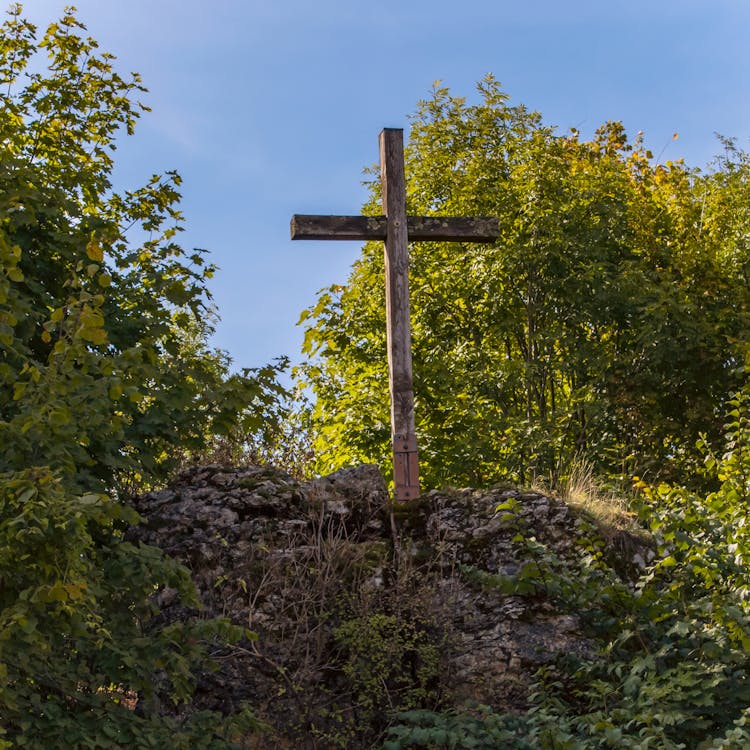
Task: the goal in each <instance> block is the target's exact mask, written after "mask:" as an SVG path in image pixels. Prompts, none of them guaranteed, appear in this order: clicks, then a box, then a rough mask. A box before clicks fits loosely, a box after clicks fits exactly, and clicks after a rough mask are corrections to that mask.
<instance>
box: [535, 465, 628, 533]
mask: <svg viewBox="0 0 750 750" xmlns="http://www.w3.org/2000/svg"><path fill="white" fill-rule="evenodd" d="M538 489H539V490H541V491H546V492H550V491H551V492H552V494H554V495H556V496H558V497H559V498H560V499H561V500H562V501H563V502H565V503H567V504H568V505H570V506H572V507H573V508H576V509H578V510H582V511H584V512H585V513H586V514H588V515H589V516H591V518H592V519H593V521H594V522H595V523H596V525H597V527H598V528H599V530H600V531H601V532H602V534H604V536H613V535H616V534H619V533H621V532H625V533H628V534H633V535H636V536H639V535H641V534H642V529H641V528H640V526H639V524H638V521H637V518H636V516H635V514H634V513H633V512H632V511H631V510H630V503H629V501H628V499H627V495H626V494H625V493H623V492H618V491H617V490H616V489H613V488H612V487H611V486H608V485H606V484H605V483H604V482H602V481H601V480H600V479H599V478H598V477H597V476H596V474H595V472H594V465H593V464H592V463H591V461H589V460H588V459H587V458H585V457H584V456H577V457H576V458H574V459H573V461H572V462H571V464H570V466H569V467H568V471H567V472H565V473H562V478H561V479H560V480H558V481H557V482H555V483H554V484H553V486H552V487H549V486H543V487H539V488H538Z"/></svg>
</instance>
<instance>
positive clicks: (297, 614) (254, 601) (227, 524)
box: [130, 465, 645, 748]
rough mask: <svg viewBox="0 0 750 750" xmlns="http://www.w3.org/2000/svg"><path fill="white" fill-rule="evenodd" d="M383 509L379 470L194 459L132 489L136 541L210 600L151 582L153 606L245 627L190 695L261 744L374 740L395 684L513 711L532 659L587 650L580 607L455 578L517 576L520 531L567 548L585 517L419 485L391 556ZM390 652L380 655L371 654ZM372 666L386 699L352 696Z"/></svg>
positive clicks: (552, 503) (414, 699)
mask: <svg viewBox="0 0 750 750" xmlns="http://www.w3.org/2000/svg"><path fill="white" fill-rule="evenodd" d="M388 503H389V496H388V492H387V489H386V486H385V483H384V481H383V478H382V475H381V474H380V471H379V470H378V468H377V467H376V466H361V467H357V468H354V469H347V470H344V471H340V472H337V473H335V474H332V475H331V476H328V477H323V478H321V479H316V480H313V481H310V482H298V481H296V480H294V479H293V478H292V477H290V476H289V475H287V474H285V473H284V472H281V471H278V470H275V469H271V468H267V467H258V466H245V467H239V468H228V467H224V466H218V465H214V466H202V467H196V468H192V469H189V470H187V471H185V472H184V473H182V474H180V475H179V476H177V477H176V479H175V480H174V481H173V482H172V483H171V484H170V486H169V487H167V488H166V489H163V490H159V491H156V492H150V493H148V494H145V495H143V496H141V497H139V498H137V499H136V500H135V507H136V509H137V510H138V511H139V513H140V514H141V515H142V516H143V518H144V523H143V524H141V525H140V526H138V527H136V528H134V529H132V530H131V532H130V536H131V538H132V539H133V540H134V541H143V542H146V543H148V544H153V545H156V546H159V547H161V548H162V549H164V550H165V551H166V552H167V553H168V554H170V555H172V556H174V557H175V558H177V559H178V560H180V561H182V562H183V563H184V564H185V565H186V566H187V567H188V568H189V569H190V571H191V574H192V576H193V579H194V581H195V583H196V586H197V588H198V590H199V593H200V596H201V599H202V601H203V604H204V608H205V609H204V611H203V612H202V613H200V614H199V613H195V612H192V611H189V610H185V609H184V608H182V607H180V605H179V602H177V601H176V599H175V596H174V592H170V591H168V590H167V591H162V592H159V593H158V594H157V600H158V603H159V604H160V605H161V607H162V608H163V617H166V618H172V619H174V618H178V617H189V616H220V617H229V618H231V620H232V621H234V622H235V623H237V624H240V625H242V626H244V627H249V628H250V629H252V630H253V631H255V632H256V633H257V634H258V639H257V641H254V642H251V641H248V642H245V643H242V644H240V646H238V647H237V648H236V649H233V650H230V651H227V652H224V653H222V654H221V655H220V656H221V658H220V665H221V666H220V669H219V671H218V672H216V673H215V674H211V675H206V676H205V678H204V679H203V680H202V683H201V685H200V686H199V690H198V692H199V696H200V702H201V704H202V705H203V706H205V707H207V708H214V709H216V708H218V709H220V710H225V711H228V710H233V709H236V708H237V707H238V706H239V705H240V704H241V703H242V702H243V701H247V702H249V704H250V705H251V706H253V707H254V708H255V710H256V712H257V714H258V715H259V717H260V718H261V719H263V720H264V721H266V722H268V723H269V724H270V725H271V726H272V727H273V728H274V730H275V734H274V735H273V739H269V740H267V744H265V745H264V744H263V742H264V740H262V739H259V740H258V744H257V746H258V747H266V746H267V747H283V746H294V747H311V748H312V747H316V748H325V747H334V746H340V745H336V743H337V742H338V743H341V742H345V743H346V746H347V747H353V748H354V747H369V746H371V745H370V744H369V743H371V742H372V741H373V737H376V736H377V732H378V731H380V730H382V728H383V725H382V722H383V720H384V719H383V716H382V715H380V714H385V713H386V712H387V709H388V705H387V702H388V701H390V702H391V703H393V701H394V700H396V699H397V698H398V699H403V696H407V698H408V701H411V703H407V707H420V706H421V707H425V708H438V707H440V706H445V705H451V706H453V707H457V708H464V707H465V708H470V707H471V706H472V705H474V704H475V703H482V704H487V705H490V706H492V707H493V708H494V709H495V710H497V711H507V710H523V708H524V707H525V705H526V696H527V690H528V686H529V683H530V680H531V678H532V675H533V673H534V671H535V670H536V669H537V668H538V667H539V666H540V665H542V664H544V663H545V662H547V661H549V660H551V659H553V658H555V656H556V655H557V654H558V653H561V652H563V653H567V654H581V655H584V654H586V653H587V652H588V651H589V650H590V649H591V644H590V643H589V641H588V640H587V639H586V638H585V637H584V635H583V634H582V631H581V627H580V623H579V622H578V620H577V618H576V616H575V615H574V614H571V613H568V612H562V611H558V609H557V608H556V607H555V605H554V604H553V602H551V601H550V600H549V599H548V598H546V597H545V596H544V595H543V593H537V594H535V595H534V596H528V597H527V596H524V597H521V596H516V595H508V594H504V593H502V588H501V587H498V588H492V587H490V588H487V587H482V586H478V585H477V583H476V581H475V580H474V579H473V578H472V575H469V574H467V571H475V572H477V573H478V574H481V575H489V576H496V577H497V576H500V577H502V576H505V577H509V576H514V575H515V574H516V573H517V572H518V571H519V570H520V569H521V567H522V566H523V565H524V564H525V563H527V562H528V560H524V559H523V556H522V555H521V554H520V551H522V550H523V549H524V547H523V545H519V543H518V539H519V535H520V536H521V537H523V538H532V539H534V540H536V543H538V544H539V545H543V546H544V547H545V548H546V549H548V550H550V551H552V552H554V553H555V554H556V555H558V556H560V557H563V558H565V557H570V558H571V559H572V558H573V557H574V556H575V555H576V554H577V551H576V545H577V539H578V538H579V537H580V535H581V520H580V519H579V518H578V517H576V515H575V514H574V513H573V512H572V511H571V509H570V508H568V507H567V506H566V505H564V504H563V503H561V502H559V501H557V500H554V499H552V498H549V497H546V496H544V495H541V494H538V493H533V492H522V491H519V490H503V491H500V490H498V491H489V490H482V491H478V490H457V491H445V492H443V491H432V492H429V493H427V494H426V495H425V496H424V497H423V498H422V500H421V501H420V503H418V504H415V505H414V512H413V514H412V516H413V517H412V518H411V519H410V521H409V522H404V523H403V524H401V523H400V526H401V527H402V529H405V528H410V529H412V532H411V534H410V538H408V539H406V538H402V539H401V543H400V546H399V549H398V552H397V554H395V555H394V552H393V538H392V527H391V523H390V518H389V511H388ZM498 506H500V507H501V510H498ZM416 517H418V518H417V521H415V520H414V519H415V518H416ZM633 554H634V555H641V554H645V553H644V551H643V550H636V551H635V552H633ZM399 623H403V628H402V630H403V632H401V631H399V630H398V628H399ZM357 628H360V630H359V631H358V630H357ZM394 628H396V630H395V631H394V630H393V629H394ZM352 633H355V634H359V635H355V636H352V635H351V634H352ZM358 638H359V639H360V640H359V641H358V640H357V639H358ZM368 639H370V640H368ZM378 639H380V640H378ZM399 639H401V640H399ZM396 641H398V643H395V642H396ZM399 644H401V645H400V646H399ZM431 644H434V645H435V647H434V648H433V647H432V645H431ZM397 646H398V648H396V647H397ZM394 648H395V649H396V650H395V651H393V655H392V656H390V657H389V659H390V662H392V663H390V662H389V660H388V659H386V660H384V659H383V658H380V659H379V660H378V657H382V654H380V653H378V652H379V651H380V650H386V651H387V650H389V649H394ZM398 649H400V650H398ZM389 653H390V652H389ZM436 654H437V656H436ZM431 660H432V661H431ZM397 662H398V663H397ZM433 662H434V663H433ZM357 670H359V676H358V673H357ZM368 670H369V671H370V672H373V674H369V673H368ZM377 670H380V672H378V673H377V674H374V672H376V671H377ZM399 670H400V672H402V673H407V672H408V673H409V674H411V675H412V676H413V678H414V680H416V682H417V683H419V684H418V685H416V687H414V685H412V686H411V687H409V686H408V685H406V683H404V682H403V680H404V676H403V674H400V672H399ZM425 675H427V676H425ZM371 677H372V678H374V677H377V678H378V679H379V680H380V683H382V684H383V685H384V686H385V688H384V689H385V690H386V693H387V694H386V695H385V698H383V701H384V704H383V705H382V706H381V705H380V704H379V703H378V702H377V701H378V700H380V699H379V698H378V695H379V693H378V691H379V690H381V687H380V683H378V685H377V686H374V687H373V686H371V687H370V688H369V693H368V692H367V691H365V692H364V693H363V694H362V695H361V696H360V697H359V698H358V697H357V690H360V688H362V686H361V685H360V686H358V684H357V679H359V680H360V682H361V683H362V684H363V685H364V686H365V687H364V688H362V689H363V690H365V688H366V687H367V680H368V679H370V678H371ZM420 680H421V682H420ZM415 684H416V683H415ZM389 690H390V691H391V692H390V693H388V691H389ZM410 691H411V692H410ZM404 700H405V699H404ZM368 701H369V703H368ZM420 701H421V703H420ZM368 705H369V708H368V709H367V710H366V706H368ZM333 707H336V711H334V710H333ZM368 711H369V713H368ZM368 722H369V725H368ZM378 722H381V723H380V724H378ZM347 733H348V734H347ZM342 738H343V739H342Z"/></svg>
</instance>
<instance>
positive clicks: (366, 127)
mask: <svg viewBox="0 0 750 750" xmlns="http://www.w3.org/2000/svg"><path fill="white" fill-rule="evenodd" d="M7 4H8V3H7V2H6V5H7ZM68 4H70V0H67V1H66V0H26V2H25V3H24V9H25V15H26V16H27V17H28V18H30V19H31V20H32V21H34V22H35V23H38V24H40V25H46V24H47V23H48V22H49V21H51V20H54V19H56V18H57V17H59V15H60V14H61V13H62V9H63V8H64V6H65V5H68ZM75 5H76V7H77V9H78V16H79V18H80V19H81V20H82V21H83V22H84V23H85V24H86V25H87V26H88V30H89V33H90V34H91V35H92V36H93V37H95V38H96V39H97V40H98V41H99V43H100V47H101V49H102V50H105V51H108V52H111V53H113V54H115V55H116V56H117V58H118V66H119V67H120V68H121V69H122V70H123V71H131V70H134V71H138V72H140V73H141V74H142V76H143V79H144V83H145V84H146V86H147V87H148V88H149V94H147V95H146V97H145V101H146V103H147V104H149V105H150V106H151V107H152V109H153V111H152V112H151V113H149V114H146V115H145V116H144V117H143V118H142V120H141V122H140V125H139V127H138V129H137V131H136V135H135V136H134V137H132V138H123V140H122V141H121V144H120V148H119V151H118V156H117V157H116V158H117V159H118V168H117V172H116V176H115V182H116V185H115V187H116V188H118V189H128V188H134V187H137V186H138V185H139V184H141V183H142V182H144V181H145V180H146V179H147V178H148V177H150V175H151V174H153V173H155V172H162V171H165V170H168V169H176V170H177V171H178V172H180V174H181V175H182V177H183V180H184V182H183V186H182V188H183V196H184V199H183V204H182V207H183V211H184V214H185V219H186V231H185V232H184V233H183V234H182V236H181V242H182V244H183V245H184V246H185V247H186V248H188V249H190V248H193V247H204V248H208V249H209V250H210V251H211V258H212V260H213V261H214V262H215V263H217V264H218V265H219V267H220V271H219V273H218V274H217V275H216V277H215V278H214V280H213V282H212V286H211V290H212V293H213V295H214V300H215V302H216V304H217V306H218V309H219V314H220V316H221V322H220V324H219V326H218V330H217V333H216V336H215V339H214V341H215V344H216V345H217V346H219V347H221V348H222V349H225V350H227V351H228V352H229V354H230V356H231V357H232V359H233V361H234V365H235V366H236V367H238V368H239V367H255V366H260V365H262V364H265V363H266V362H268V361H270V360H271V359H273V358H274V357H277V356H280V355H289V356H291V357H292V358H293V359H294V358H297V359H298V358H299V347H300V342H301V337H302V332H301V330H300V329H299V328H297V327H296V325H295V324H296V322H297V319H298V317H299V313H300V312H301V310H302V309H303V308H305V307H307V306H309V305H310V304H312V303H313V302H314V300H315V293H316V291H317V290H318V289H320V288H321V287H324V286H328V285H330V284H332V283H342V282H344V281H345V280H346V277H347V275H348V269H349V266H350V265H351V263H352V261H353V260H354V259H355V258H356V257H357V255H358V254H359V246H358V245H357V243H349V242H345V243H342V242H335V243H334V242H329V243H325V242H294V243H293V242H291V240H290V239H289V219H290V217H291V215H292V214H293V213H324V214H327V213H331V214H333V213H342V214H351V213H358V212H359V209H360V206H361V204H362V203H363V201H364V199H365V190H364V188H363V187H362V184H361V183H362V179H363V176H362V170H363V168H365V167H367V166H370V165H372V164H373V163H374V162H375V161H376V160H377V137H378V133H379V132H380V130H381V129H382V128H383V127H403V128H405V129H406V131H407V136H408V126H409V122H408V115H409V114H410V113H412V112H413V111H414V109H415V107H416V103H417V101H418V100H419V99H422V98H425V97H427V96H428V95H429V92H430V89H431V88H432V84H433V82H434V81H435V80H442V81H443V83H444V84H445V85H447V86H449V87H450V89H451V91H452V93H454V94H457V95H464V96H467V98H468V99H469V100H472V98H473V97H474V87H475V84H476V82H477V81H479V80H480V79H481V78H482V77H483V76H484V75H485V74H486V73H493V74H494V75H495V77H496V78H497V79H498V80H500V81H501V83H502V85H503V88H504V89H505V91H506V92H507V93H508V94H509V95H510V96H511V99H512V101H513V102H514V103H524V104H526V105H527V106H528V107H529V108H531V109H535V110H538V111H540V112H541V113H542V115H543V117H544V120H545V122H546V123H547V124H550V125H556V126H558V127H559V128H560V130H561V131H565V130H567V129H568V128H570V127H576V128H578V129H579V130H581V131H582V133H583V135H584V136H588V135H590V134H591V133H592V132H593V131H594V130H595V129H596V128H597V127H598V126H599V125H600V124H602V123H603V122H605V121H606V120H621V121H623V123H624V124H625V126H626V128H627V130H628V132H629V133H630V134H631V136H634V135H635V134H636V133H637V132H638V131H643V132H644V134H645V140H646V145H647V146H648V147H649V148H650V149H651V150H652V151H653V152H654V154H657V155H658V154H660V155H661V159H662V160H666V159H677V158H679V157H684V158H685V160H686V161H687V162H688V163H689V164H691V165H693V166H704V165H705V164H706V163H707V162H708V161H709V160H710V158H711V157H712V156H713V155H714V154H715V153H716V152H717V151H718V144H717V142H716V139H715V136H714V133H717V132H718V133H721V134H722V135H727V136H734V137H736V138H737V139H738V142H739V144H740V146H742V147H744V148H746V149H750V90H749V89H750V50H749V49H748V42H747V39H748V34H749V32H750V2H748V0H633V1H631V2H629V3H612V2H608V1H607V0H586V1H584V2H576V1H575V0H573V1H572V2H568V3H563V2H560V1H559V0H557V1H554V0H525V1H524V2H513V3H511V2H507V1H506V0H463V1H462V2H456V1H455V0H454V1H453V2H447V1H445V0H429V1H428V0H380V2H361V1H360V0H319V1H318V2H312V1H311V0H265V2H261V1H260V0H211V2H207V1H206V0H78V2H76V3H75ZM674 133H678V134H679V138H678V140H676V141H674V140H673V139H672V136H673V134H674Z"/></svg>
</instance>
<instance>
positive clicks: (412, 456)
mask: <svg viewBox="0 0 750 750" xmlns="http://www.w3.org/2000/svg"><path fill="white" fill-rule="evenodd" d="M393 484H394V488H393V492H394V497H395V500H397V501H402V500H416V499H417V498H418V497H419V463H418V461H417V436H416V435H404V434H396V435H394V436H393Z"/></svg>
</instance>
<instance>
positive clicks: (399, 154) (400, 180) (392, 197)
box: [379, 128, 419, 500]
mask: <svg viewBox="0 0 750 750" xmlns="http://www.w3.org/2000/svg"><path fill="white" fill-rule="evenodd" d="M379 143H380V184H381V192H382V195H383V214H384V215H385V217H386V221H387V224H386V237H385V315H386V330H387V344H388V382H389V387H390V392H391V434H392V438H393V484H394V495H395V499H396V500H412V499H414V498H418V497H419V464H418V456H417V434H416V426H415V420H414V384H413V378H412V363H411V325H410V307H409V237H408V233H407V223H406V180H405V178H404V132H403V130H400V129H399V130H396V129H393V128H385V129H384V130H383V131H382V132H381V133H380V139H379Z"/></svg>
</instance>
